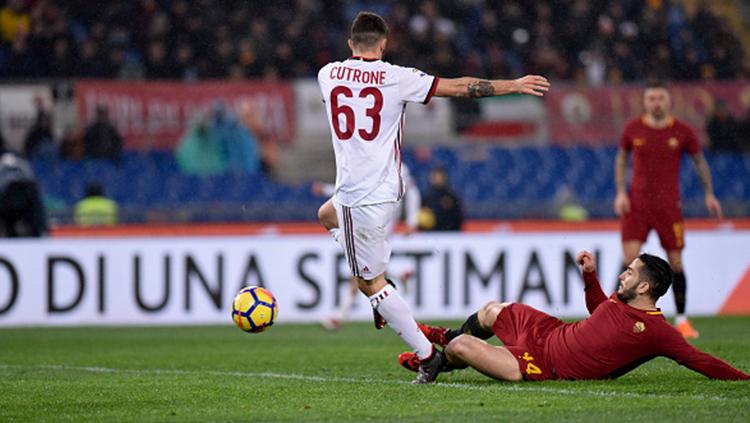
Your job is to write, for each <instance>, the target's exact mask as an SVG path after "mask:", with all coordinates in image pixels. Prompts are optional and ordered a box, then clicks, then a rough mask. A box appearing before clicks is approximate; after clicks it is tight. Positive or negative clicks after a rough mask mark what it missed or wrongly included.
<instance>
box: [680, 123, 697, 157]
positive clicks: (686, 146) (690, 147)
mask: <svg viewBox="0 0 750 423" xmlns="http://www.w3.org/2000/svg"><path fill="white" fill-rule="evenodd" d="M682 127H683V132H684V135H683V137H684V143H683V144H682V148H683V150H685V151H687V153H688V154H690V155H691V156H695V155H696V154H698V153H700V152H701V143H700V141H699V140H698V136H697V135H696V134H695V131H693V128H691V127H689V126H688V125H684V124H683V125H682Z"/></svg>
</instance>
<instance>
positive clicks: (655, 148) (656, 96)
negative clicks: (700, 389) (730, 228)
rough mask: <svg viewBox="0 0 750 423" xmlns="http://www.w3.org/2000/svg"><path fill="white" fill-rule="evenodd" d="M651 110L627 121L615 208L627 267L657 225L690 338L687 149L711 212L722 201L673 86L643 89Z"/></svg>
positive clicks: (683, 329)
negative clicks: (684, 187) (684, 189)
mask: <svg viewBox="0 0 750 423" xmlns="http://www.w3.org/2000/svg"><path fill="white" fill-rule="evenodd" d="M643 106H644V108H645V111H646V113H645V114H644V115H643V116H641V117H638V118H636V119H633V120H632V121H630V122H629V123H628V124H627V125H626V126H625V130H624V131H623V134H622V138H621V140H620V149H619V151H618V152H617V157H616V158H615V184H616V185H617V197H616V198H615V204H614V209H615V213H616V214H617V215H618V216H620V218H621V221H622V250H623V269H624V268H625V267H626V266H627V265H628V263H630V262H631V261H633V259H634V258H636V257H637V256H638V253H639V252H640V251H641V246H643V243H644V242H646V238H647V237H648V233H649V231H651V229H654V230H656V233H657V234H658V235H659V241H660V242H661V245H662V247H664V250H666V252H667V259H668V260H669V264H670V265H671V266H672V270H673V271H674V284H673V288H672V292H673V293H674V299H675V305H676V307H677V316H676V318H675V327H677V330H679V331H680V333H681V334H682V336H684V337H685V338H697V337H698V332H697V331H696V330H695V329H694V328H693V326H692V324H691V323H690V321H689V320H688V319H687V316H686V315H685V293H686V290H687V289H686V285H687V284H686V282H685V273H684V270H683V265H682V249H683V248H684V247H685V234H684V225H683V223H682V208H681V204H680V161H681V160H682V155H683V153H685V152H687V153H688V154H689V155H690V157H692V159H693V162H694V163H695V169H696V171H697V172H698V176H699V177H700V180H701V184H702V185H703V192H704V194H705V203H706V207H707V208H708V210H709V212H710V213H713V214H715V215H716V216H717V217H718V218H719V219H721V204H719V200H717V199H716V196H715V195H714V189H713V184H712V182H711V170H710V169H709V168H708V163H707V162H706V159H705V157H704V156H703V153H702V152H701V148H700V143H699V142H698V137H696V135H695V132H693V130H692V129H691V128H690V127H689V126H687V125H686V124H684V123H683V122H681V121H679V120H678V119H675V118H674V116H672V114H671V106H672V104H671V100H670V96H669V91H667V89H666V88H665V87H664V86H662V85H653V86H650V87H648V88H646V90H645V91H644V92H643ZM629 153H632V157H633V158H632V162H633V175H632V181H631V184H630V192H629V193H628V192H627V190H626V183H625V179H626V178H625V174H626V172H627V162H628V154H629Z"/></svg>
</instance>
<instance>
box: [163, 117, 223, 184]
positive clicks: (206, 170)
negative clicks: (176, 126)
mask: <svg viewBox="0 0 750 423" xmlns="http://www.w3.org/2000/svg"><path fill="white" fill-rule="evenodd" d="M175 155H176V159H177V164H178V165H179V167H180V171H181V172H182V173H184V174H186V175H198V176H207V175H216V174H220V173H224V172H226V170H227V163H226V158H225V156H224V151H223V149H222V147H221V141H220V140H219V137H218V136H217V134H216V132H215V131H214V129H213V125H212V124H211V119H210V118H207V117H198V118H196V119H195V120H194V121H193V122H191V123H190V126H189V127H188V129H187V131H186V132H185V135H183V136H182V139H180V143H179V145H178V146H177V150H175Z"/></svg>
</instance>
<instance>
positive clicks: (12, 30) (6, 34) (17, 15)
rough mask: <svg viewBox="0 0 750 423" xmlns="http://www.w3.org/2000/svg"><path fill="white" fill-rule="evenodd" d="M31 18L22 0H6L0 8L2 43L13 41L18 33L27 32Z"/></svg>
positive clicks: (0, 35)
mask: <svg viewBox="0 0 750 423" xmlns="http://www.w3.org/2000/svg"><path fill="white" fill-rule="evenodd" d="M30 27H31V18H30V17H29V14H28V13H26V10H25V7H24V2H23V0H8V2H7V3H6V4H5V6H4V7H3V8H2V9H0V37H2V42H3V43H12V42H14V41H15V40H16V39H17V37H18V36H19V35H24V34H26V33H28V32H29V29H30Z"/></svg>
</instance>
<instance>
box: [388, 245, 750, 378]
mask: <svg viewBox="0 0 750 423" xmlns="http://www.w3.org/2000/svg"><path fill="white" fill-rule="evenodd" d="M576 261H577V262H578V264H579V265H581V268H582V270H583V279H584V282H585V292H586V307H587V308H588V310H589V312H590V313H591V316H590V317H589V318H587V319H584V320H581V321H579V322H574V323H565V322H563V321H562V320H560V319H557V318H555V317H553V316H550V315H548V314H545V313H542V312H541V311H538V310H536V309H534V308H532V307H529V306H526V305H524V304H519V303H504V304H500V303H497V302H490V303H489V304H487V305H486V306H484V307H483V308H482V309H481V310H479V312H477V313H475V314H473V315H472V316H470V317H469V319H467V321H466V322H465V323H464V324H463V325H462V326H461V328H460V329H457V330H449V329H445V328H437V327H432V326H427V325H423V324H420V329H421V330H422V331H423V332H424V333H425V335H426V336H427V338H428V339H429V340H430V341H432V342H434V343H436V344H438V345H443V346H445V356H446V357H447V360H446V361H445V362H444V363H443V366H442V369H443V370H442V371H449V370H453V369H461V368H465V367H472V368H474V369H476V370H478V371H479V372H481V373H484V374H485V375H487V376H489V377H492V378H495V379H501V380H509V381H520V380H549V379H569V380H581V379H612V378H616V377H619V376H622V375H624V374H625V373H627V372H629V371H631V370H633V369H635V368H636V367H638V366H640V365H641V364H643V363H645V362H647V361H649V360H651V359H653V358H655V357H658V356H663V357H668V358H671V359H673V360H675V361H676V362H678V363H679V364H681V365H683V366H685V367H687V368H689V369H691V370H694V371H696V372H698V373H701V374H703V375H705V376H707V377H709V378H712V379H724V380H748V379H750V375H748V374H747V373H744V372H742V371H740V370H737V369H735V368H734V367H732V366H730V365H729V364H727V363H725V362H724V361H722V360H719V359H718V358H716V357H713V356H711V355H709V354H706V353H704V352H702V351H699V350H698V349H696V348H695V347H693V346H691V345H690V344H688V343H687V341H685V339H684V338H683V337H682V335H680V333H679V332H678V331H677V330H676V329H674V328H673V327H672V326H671V325H670V324H669V323H668V322H667V321H666V320H665V319H664V316H663V315H662V313H661V311H660V310H659V309H658V308H657V307H656V301H657V300H658V299H659V297H661V296H662V295H664V293H666V292H667V290H668V289H669V286H670V285H671V283H672V278H673V273H672V270H671V268H670V266H669V264H668V263H667V262H666V261H664V260H662V259H660V258H658V257H656V256H653V255H650V254H641V255H640V256H639V257H638V258H636V259H635V260H633V261H632V262H631V263H630V265H629V266H628V267H627V269H626V270H625V271H624V272H623V273H622V274H621V275H620V286H619V288H618V290H617V292H616V293H615V294H612V296H611V297H607V296H606V295H604V292H603V291H602V289H601V286H600V285H599V280H598V278H597V275H596V267H595V264H594V257H593V255H592V254H591V253H589V252H587V251H582V252H580V253H578V256H577V257H576ZM493 335H495V336H497V337H498V338H499V339H500V340H501V341H503V344H504V346H501V347H500V346H494V345H490V344H489V343H487V342H485V341H484V339H489V338H490V337H492V336H493ZM399 361H400V362H401V364H402V365H403V366H404V367H406V368H407V369H410V370H415V369H416V367H415V366H418V364H419V363H418V362H419V360H418V359H417V358H416V357H415V356H414V355H413V353H403V354H401V356H400V357H399Z"/></svg>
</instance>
